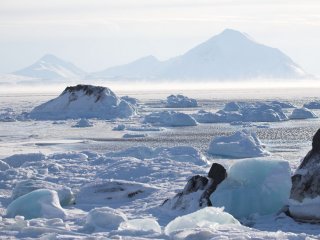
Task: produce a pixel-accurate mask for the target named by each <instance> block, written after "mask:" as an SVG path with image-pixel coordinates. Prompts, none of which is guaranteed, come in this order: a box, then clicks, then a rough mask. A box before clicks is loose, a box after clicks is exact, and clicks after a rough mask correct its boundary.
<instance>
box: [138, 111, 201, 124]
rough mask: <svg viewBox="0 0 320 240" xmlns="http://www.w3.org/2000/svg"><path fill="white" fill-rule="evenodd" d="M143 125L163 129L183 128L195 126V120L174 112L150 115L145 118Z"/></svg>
mask: <svg viewBox="0 0 320 240" xmlns="http://www.w3.org/2000/svg"><path fill="white" fill-rule="evenodd" d="M144 123H151V124H153V125H156V126H163V127H184V126H196V125H197V122H196V120H195V119H194V118H193V117H191V116H190V115H188V114H185V113H181V112H175V111H163V112H155V113H151V114H149V115H147V116H145V118H144Z"/></svg>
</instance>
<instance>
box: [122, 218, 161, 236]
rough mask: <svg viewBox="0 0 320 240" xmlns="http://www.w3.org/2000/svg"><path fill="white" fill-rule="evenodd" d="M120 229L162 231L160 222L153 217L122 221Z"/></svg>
mask: <svg viewBox="0 0 320 240" xmlns="http://www.w3.org/2000/svg"><path fill="white" fill-rule="evenodd" d="M119 230H130V231H139V232H155V233H161V227H160V225H159V223H158V222H157V221H156V220H154V219H152V218H142V219H132V220H128V221H125V222H122V223H121V224H120V227H119Z"/></svg>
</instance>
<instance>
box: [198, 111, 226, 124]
mask: <svg viewBox="0 0 320 240" xmlns="http://www.w3.org/2000/svg"><path fill="white" fill-rule="evenodd" d="M192 117H193V118H194V119H195V120H196V121H197V122H199V123H220V122H224V120H225V119H223V116H222V115H221V114H219V113H212V112H207V111H205V110H200V111H198V112H197V113H195V114H192Z"/></svg>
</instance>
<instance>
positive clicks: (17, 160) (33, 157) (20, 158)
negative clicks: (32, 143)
mask: <svg viewBox="0 0 320 240" xmlns="http://www.w3.org/2000/svg"><path fill="white" fill-rule="evenodd" d="M45 159H46V156H45V155H44V154H42V153H26V154H14V155H12V156H10V157H7V158H5V159H3V161H4V162H6V163H7V164H9V165H10V166H11V167H14V168H17V167H20V166H22V165H23V164H24V163H27V162H36V161H41V160H45Z"/></svg>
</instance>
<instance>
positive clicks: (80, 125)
mask: <svg viewBox="0 0 320 240" xmlns="http://www.w3.org/2000/svg"><path fill="white" fill-rule="evenodd" d="M92 126H93V123H92V122H90V121H89V120H88V119H86V118H81V119H80V120H79V121H78V122H77V123H76V124H75V125H73V126H72V127H77V128H86V127H92Z"/></svg>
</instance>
